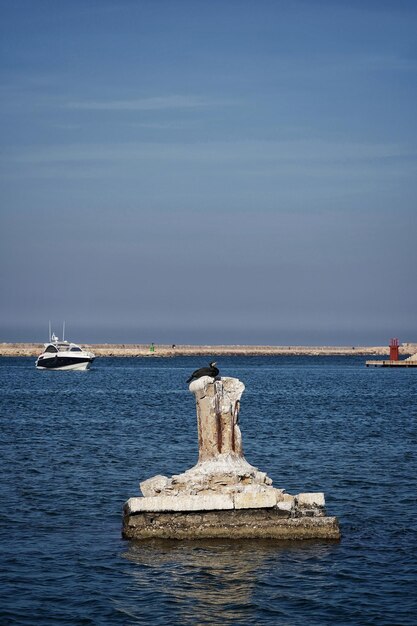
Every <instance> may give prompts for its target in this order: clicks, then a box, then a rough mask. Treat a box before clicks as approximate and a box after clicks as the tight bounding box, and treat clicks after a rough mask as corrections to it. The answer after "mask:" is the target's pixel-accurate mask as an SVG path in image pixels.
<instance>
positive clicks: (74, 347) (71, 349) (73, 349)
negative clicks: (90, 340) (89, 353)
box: [70, 346, 82, 352]
mask: <svg viewBox="0 0 417 626" xmlns="http://www.w3.org/2000/svg"><path fill="white" fill-rule="evenodd" d="M70 352H82V350H81V348H79V347H78V346H73V347H72V348H70Z"/></svg>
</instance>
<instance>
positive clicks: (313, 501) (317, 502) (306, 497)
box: [297, 492, 325, 507]
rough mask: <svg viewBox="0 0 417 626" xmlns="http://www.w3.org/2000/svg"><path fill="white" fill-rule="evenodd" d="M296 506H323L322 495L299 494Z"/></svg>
mask: <svg viewBox="0 0 417 626" xmlns="http://www.w3.org/2000/svg"><path fill="white" fill-rule="evenodd" d="M297 501H298V506H300V507H309V506H324V505H325V501H324V493H322V492H318V493H299V494H298V496H297Z"/></svg>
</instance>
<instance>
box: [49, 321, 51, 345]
mask: <svg viewBox="0 0 417 626" xmlns="http://www.w3.org/2000/svg"><path fill="white" fill-rule="evenodd" d="M49 343H51V320H49Z"/></svg>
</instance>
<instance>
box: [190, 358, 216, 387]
mask: <svg viewBox="0 0 417 626" xmlns="http://www.w3.org/2000/svg"><path fill="white" fill-rule="evenodd" d="M218 375H219V370H218V369H217V367H216V362H215V361H213V362H212V363H209V366H208V367H200V369H199V370H195V372H193V373H192V374H191V376H190V378H189V379H188V380H187V383H190V382H191V381H192V380H197V379H198V378H201V377H202V376H211V378H216V376H218Z"/></svg>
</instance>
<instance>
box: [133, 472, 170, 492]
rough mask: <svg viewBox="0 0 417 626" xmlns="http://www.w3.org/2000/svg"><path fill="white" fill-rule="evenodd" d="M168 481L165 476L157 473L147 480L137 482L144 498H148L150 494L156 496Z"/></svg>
mask: <svg viewBox="0 0 417 626" xmlns="http://www.w3.org/2000/svg"><path fill="white" fill-rule="evenodd" d="M169 482H170V480H169V478H168V477H167V476H162V475H161V474H158V475H157V476H153V478H148V479H147V480H144V481H142V482H141V483H139V487H140V490H141V492H142V494H143V495H144V496H145V498H150V497H152V496H157V495H158V494H159V493H160V492H161V491H162V489H164V488H165V487H166V486H167V485H168V483H169Z"/></svg>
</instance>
